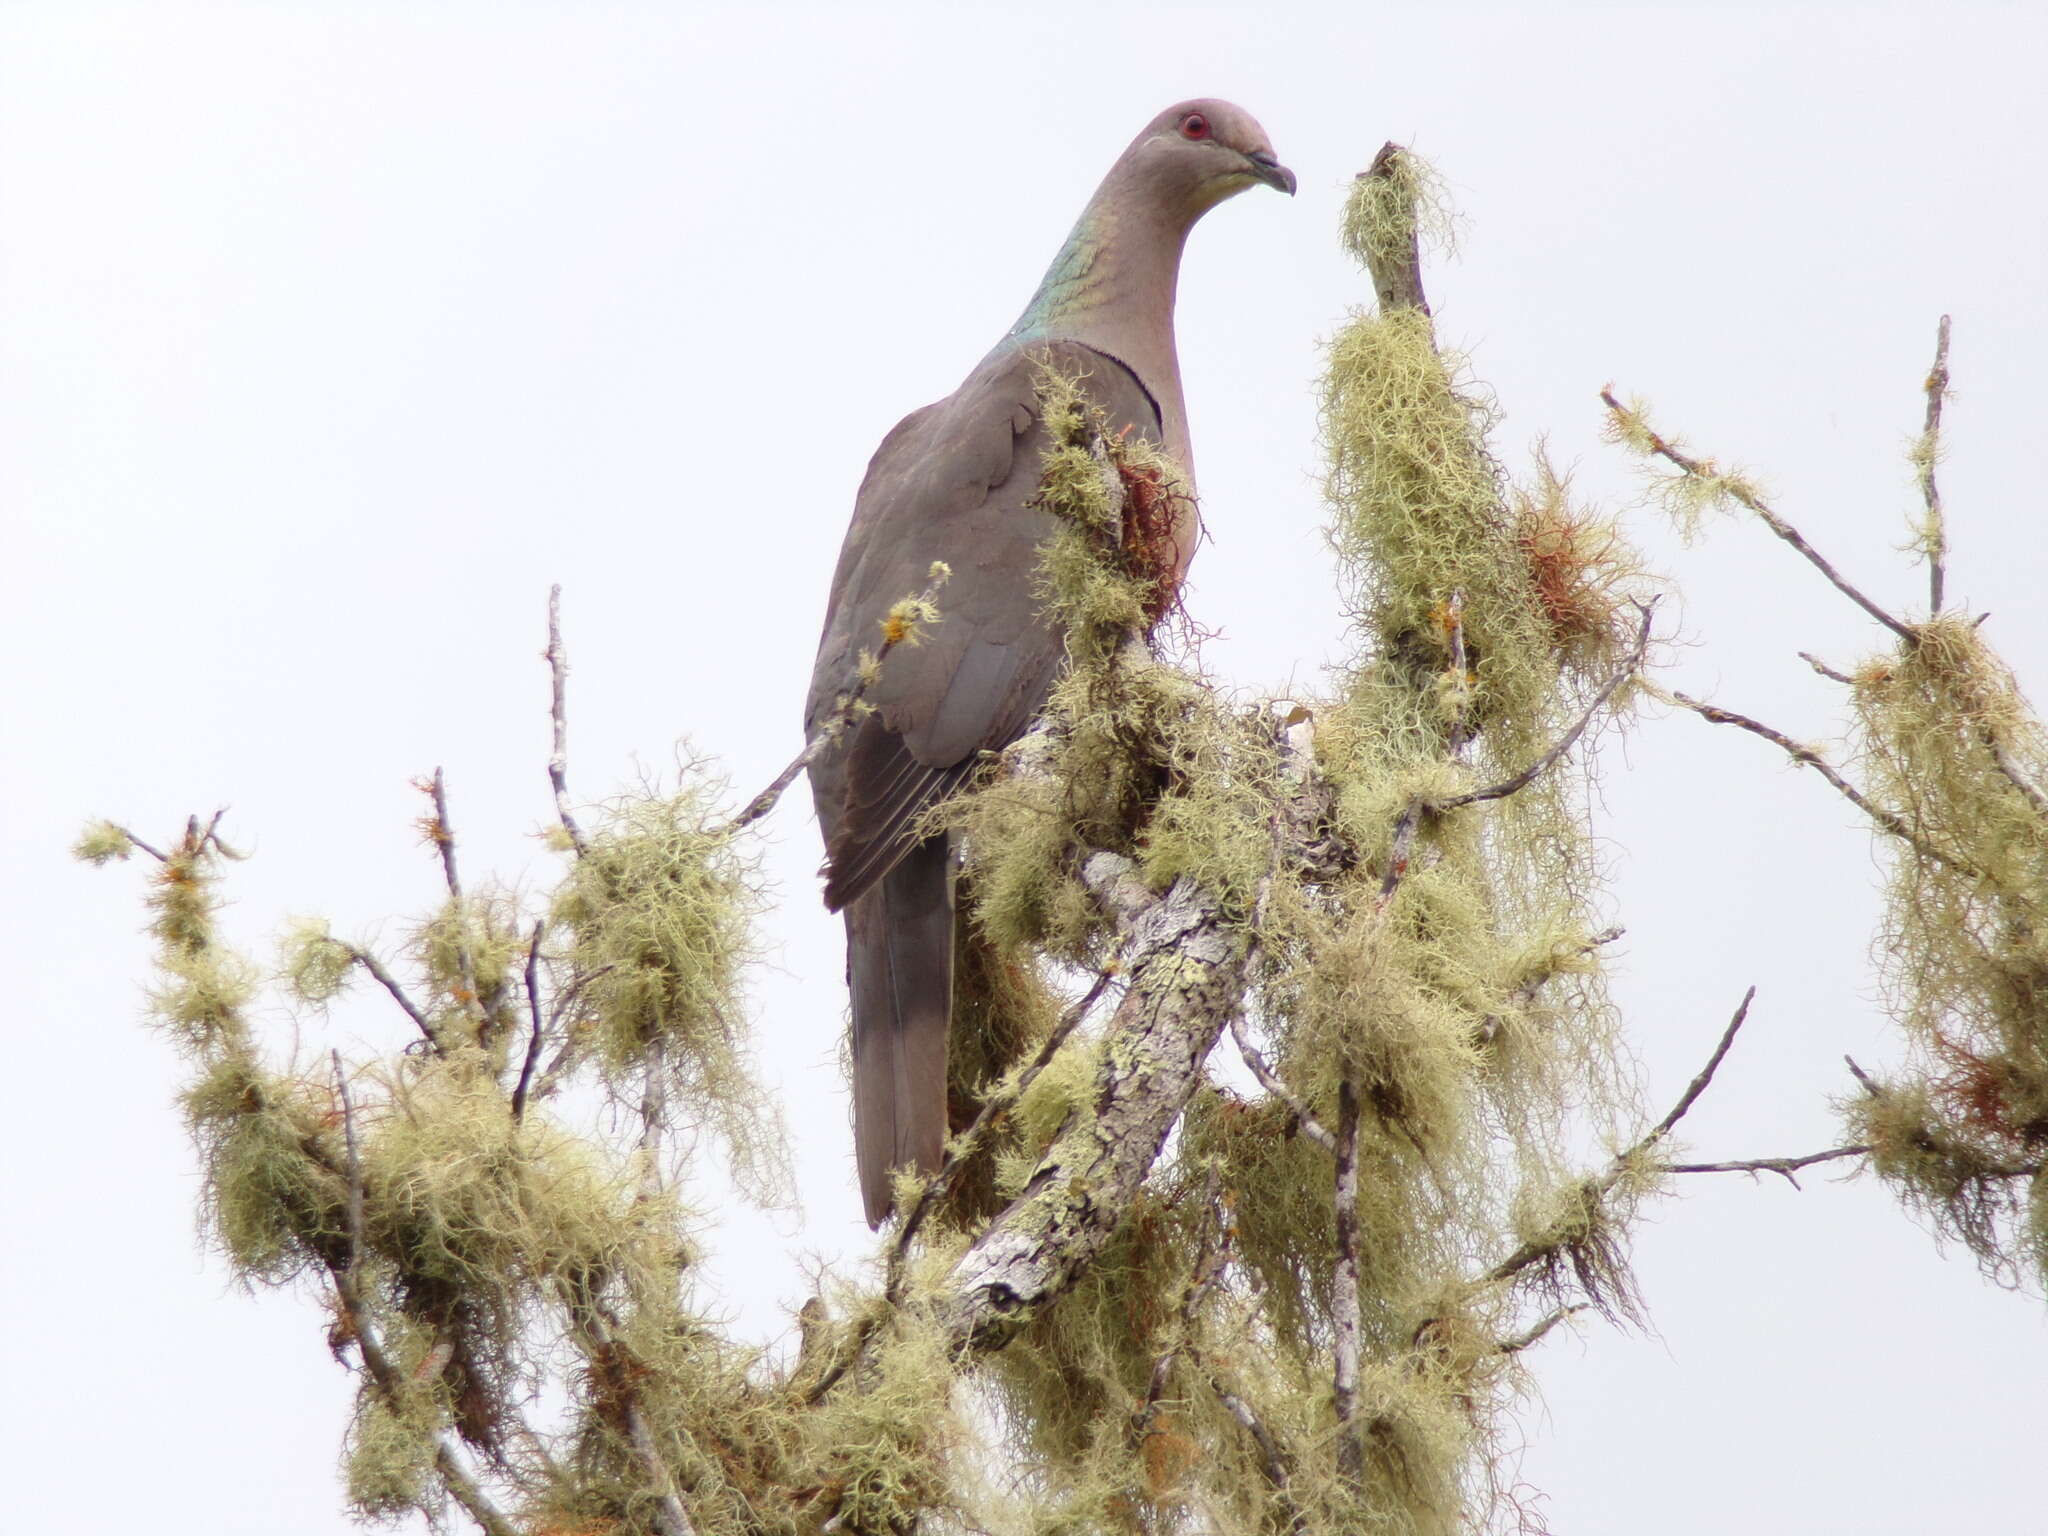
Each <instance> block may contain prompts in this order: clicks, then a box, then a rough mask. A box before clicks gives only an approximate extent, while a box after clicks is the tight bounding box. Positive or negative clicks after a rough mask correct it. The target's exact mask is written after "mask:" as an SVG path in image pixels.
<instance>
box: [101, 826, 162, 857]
mask: <svg viewBox="0 0 2048 1536" xmlns="http://www.w3.org/2000/svg"><path fill="white" fill-rule="evenodd" d="M107 825H108V826H110V827H112V828H113V829H114V830H115V831H116V832H118V833H120V834H121V835H122V836H123V837H125V838H127V839H128V841H129V842H131V843H133V844H134V845H135V846H136V847H137V848H140V849H141V850H142V851H143V852H144V853H146V854H148V855H149V856H150V857H151V858H152V859H155V860H156V861H157V863H159V864H167V863H169V862H170V860H169V859H167V858H166V857H165V856H164V851H163V850H162V849H161V848H157V847H153V846H152V845H150V844H149V843H145V842H144V841H143V840H142V839H141V838H139V837H137V836H136V835H135V834H134V833H133V832H130V831H129V830H128V829H127V828H126V827H124V826H122V825H121V824H120V823H119V822H117V821H110V822H108V823H107Z"/></svg>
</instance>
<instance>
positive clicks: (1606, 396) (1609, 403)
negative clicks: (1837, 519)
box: [1600, 389, 1920, 645]
mask: <svg viewBox="0 0 2048 1536" xmlns="http://www.w3.org/2000/svg"><path fill="white" fill-rule="evenodd" d="M1600 399H1601V401H1602V402H1603V403H1604V404H1605V405H1606V407H1607V409H1608V410H1610V411H1612V412H1613V413H1614V414H1615V416H1616V417H1617V418H1619V419H1622V420H1627V421H1632V422H1633V423H1634V424H1635V425H1636V427H1637V428H1639V429H1640V430H1641V432H1642V434H1643V435H1644V436H1645V437H1647V438H1648V439H1649V442H1650V451H1651V452H1653V453H1655V454H1656V455H1657V456H1658V457H1659V458H1662V459H1665V460H1667V461H1668V462H1670V463H1672V464H1674V465H1676V466H1677V467H1678V468H1679V469H1680V470H1681V471H1683V472H1684V473H1685V474H1687V475H1689V476H1691V477H1692V478H1693V479H1695V480H1701V481H1711V480H1721V477H1720V476H1718V475H1716V474H1715V473H1714V471H1713V468H1712V466H1710V465H1708V464H1704V463H1702V462H1701V461H1700V460H1698V459H1695V458H1693V457H1692V456H1691V455H1690V454H1688V453H1686V452H1685V451H1684V450H1682V449H1680V448H1679V447H1677V446H1676V445H1675V444H1673V443H1669V442H1666V441H1665V440H1664V439H1663V438H1662V437H1660V436H1658V434H1657V433H1656V432H1654V431H1652V430H1651V428H1650V424H1649V423H1648V422H1646V421H1644V420H1643V419H1642V418H1641V417H1640V416H1637V415H1636V414H1635V413H1634V412H1633V411H1631V410H1629V409H1628V407H1626V406H1624V405H1623V404H1622V403H1621V402H1620V401H1619V400H1617V399H1615V398H1614V392H1613V391H1612V390H1607V389H1603V390H1601V391H1600ZM1721 486H1722V489H1723V490H1725V491H1726V492H1727V494H1728V495H1729V496H1731V497H1733V498H1734V499H1735V500H1736V501H1738V502H1740V503H1741V504H1742V505H1743V506H1745V507H1747V508H1749V510H1750V511H1752V512H1754V513H1755V514H1756V515H1757V516H1758V517H1759V518H1761V519H1763V522H1764V526H1765V527H1767V528H1769V529H1770V530H1771V532H1773V533H1775V534H1776V535H1777V536H1778V537H1779V538H1781V539H1783V540H1784V541H1785V542H1786V543H1787V544H1790V545H1791V546H1792V547H1793V548H1794V549H1796V550H1798V551H1799V553H1800V554H1802V555H1804V556H1805V557H1806V559H1807V560H1808V562H1809V563H1811V564H1812V566H1813V568H1814V569H1815V570H1817V571H1819V572H1820V573H1821V575H1823V576H1825V577H1827V579H1828V580H1829V581H1831V582H1833V583H1834V585H1835V590H1836V591H1838V592H1840V593H1841V594H1842V595H1843V596H1844V597H1846V598H1848V599H1849V600H1850V601H1851V602H1853V603H1854V604H1856V606H1857V607H1859V608H1861V609H1862V610H1863V611H1864V612H1865V613H1867V614H1869V615H1870V616H1871V617H1872V618H1873V619H1875V620H1877V622H1878V623H1880V624H1882V625H1883V626H1884V627H1885V628H1886V629H1888V630H1890V631H1891V632H1892V633H1893V634H1895V635H1897V636H1898V637H1899V638H1900V639H1901V640H1903V641H1905V642H1906V643H1907V644H1908V645H1911V644H1913V643H1914V642H1916V641H1917V640H1918V639H1919V638H1920V636H1919V633H1918V631H1916V630H1915V629H1914V628H1913V627H1912V626H1911V625H1910V624H1904V623H1901V622H1900V621H1899V620H1897V619H1895V618H1893V617H1892V616H1891V615H1890V614H1889V613H1887V612H1885V610H1884V609H1882V608H1880V607H1878V605H1877V604H1876V603H1873V602H1872V601H1871V600H1870V599H1869V598H1867V597H1865V596H1864V595H1863V594H1862V593H1861V592H1859V591H1858V590H1857V589H1856V588H1855V587H1853V586H1851V585H1850V584H1849V581H1848V578H1847V577H1845V576H1843V575H1842V573H1841V572H1840V571H1838V570H1836V569H1835V568H1834V566H1833V565H1832V564H1831V563H1829V561H1828V559H1827V558H1826V556H1824V555H1822V554H1821V552H1820V551H1819V550H1817V549H1815V548H1814V547H1813V546H1812V545H1811V544H1809V543H1807V542H1806V536H1805V535H1804V534H1802V533H1800V531H1799V530H1798V529H1797V528H1794V527H1793V526H1792V525H1791V524H1790V523H1788V522H1786V521H1785V519H1784V518H1782V517H1780V516H1779V515H1778V514H1777V513H1776V512H1774V511H1772V510H1771V509H1770V508H1769V507H1768V506H1766V505H1765V504H1764V501H1763V499H1762V498H1761V497H1760V496H1758V495H1757V494H1756V492H1754V491H1752V490H1751V489H1750V488H1749V487H1748V486H1746V485H1744V484H1742V483H1741V482H1740V481H1736V480H1721Z"/></svg>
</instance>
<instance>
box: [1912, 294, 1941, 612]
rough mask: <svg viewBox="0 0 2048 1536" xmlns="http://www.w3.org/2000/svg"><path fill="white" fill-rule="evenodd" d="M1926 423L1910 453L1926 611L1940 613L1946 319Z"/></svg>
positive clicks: (1930, 380)
mask: <svg viewBox="0 0 2048 1536" xmlns="http://www.w3.org/2000/svg"><path fill="white" fill-rule="evenodd" d="M1926 389H1927V422H1926V425H1925V426H1924V427H1923V428H1922V429H1921V432H1920V441H1919V443H1918V444H1917V445H1915V447H1914V450H1913V458H1914V462H1915V463H1917V464H1918V465H1919V467H1920V499H1921V500H1922V501H1923V502H1925V503H1926V505H1927V532H1926V535H1925V537H1926V540H1927V611H1928V612H1929V613H1939V612H1941V604H1942V598H1943V591H1942V588H1943V585H1944V584H1945V583H1946V582H1947V580H1948V569H1947V564H1948V523H1947V520H1946V518H1945V516H1944V514H1943V511H1942V506H1941V488H1940V487H1939V486H1937V485H1936V484H1935V483H1934V465H1935V462H1936V460H1938V459H1939V458H1940V457H1941V403H1942V401H1943V400H1945V399H1947V398H1948V316H1947V315H1943V316H1942V317H1941V324H1940V325H1939V326H1938V327H1936V329H1935V333H1934V366H1933V367H1932V368H1930V369H1928V370H1927V385H1926Z"/></svg>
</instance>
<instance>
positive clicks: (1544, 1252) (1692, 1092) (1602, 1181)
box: [1474, 987, 1756, 1286]
mask: <svg viewBox="0 0 2048 1536" xmlns="http://www.w3.org/2000/svg"><path fill="white" fill-rule="evenodd" d="M1755 997H1756V988H1755V987H1751V988H1750V989H1749V990H1748V991H1747V992H1745V993H1743V994H1742V1002H1741V1003H1740V1005H1738V1006H1737V1008H1736V1010H1735V1016H1734V1017H1733V1018H1732V1019H1730V1020H1729V1021H1728V1027H1727V1028H1726V1029H1725V1030H1723V1031H1722V1032H1721V1038H1720V1040H1719V1042H1718V1043H1717V1044H1716V1045H1715V1046H1714V1053H1713V1055H1711V1056H1710V1057H1708V1058H1707V1064H1706V1065H1705V1066H1704V1067H1702V1068H1701V1069H1700V1070H1699V1072H1698V1074H1697V1075H1696V1076H1695V1077H1694V1078H1693V1080H1692V1081H1691V1082H1690V1083H1688V1084H1686V1087H1685V1092H1684V1093H1682V1094H1680V1095H1679V1096H1678V1102H1677V1103H1676V1104H1674V1105H1672V1106H1671V1108H1670V1110H1669V1111H1668V1112H1666V1114H1665V1116H1664V1118H1663V1119H1661V1120H1659V1121H1658V1122H1657V1123H1656V1124H1655V1125H1654V1126H1652V1127H1651V1128H1650V1129H1649V1130H1648V1131H1647V1132H1645V1133H1644V1134H1643V1135H1642V1137H1640V1138H1639V1139H1638V1140H1637V1142H1636V1144H1635V1145H1634V1146H1632V1147H1630V1148H1629V1149H1628V1150H1627V1151H1626V1152H1620V1153H1617V1154H1615V1156H1614V1158H1613V1159H1612V1160H1611V1161H1610V1162H1609V1163H1608V1165H1607V1168H1606V1170H1605V1171H1604V1172H1602V1173H1600V1174H1597V1175H1595V1176H1594V1177H1592V1178H1589V1179H1587V1180H1586V1184H1585V1189H1586V1194H1587V1195H1588V1197H1590V1198H1591V1199H1592V1200H1594V1201H1601V1200H1605V1199H1606V1198H1607V1194H1608V1191H1610V1190H1611V1189H1613V1188H1614V1186H1615V1185H1616V1184H1618V1183H1620V1182H1621V1176H1622V1175H1623V1174H1624V1173H1626V1172H1627V1171H1628V1170H1629V1168H1630V1166H1631V1165H1633V1164H1634V1162H1635V1160H1636V1159H1637V1158H1639V1157H1640V1156H1641V1155H1642V1154H1643V1153H1644V1152H1646V1151H1648V1150H1649V1148H1650V1147H1651V1146H1653V1145H1654V1144H1655V1143H1656V1142H1658V1141H1659V1140H1661V1139H1662V1138H1663V1137H1664V1136H1666V1135H1668V1134H1669V1133H1670V1131H1671V1129H1672V1128H1673V1127H1674V1126H1676V1125H1677V1124H1678V1122H1679V1121H1680V1120H1683V1119H1684V1118H1685V1114H1686V1111H1687V1110H1689V1109H1691V1108H1692V1107H1693V1105H1694V1104H1695V1103H1697V1102H1698V1101H1699V1097H1700V1095H1701V1094H1703V1093H1705V1092H1706V1091H1707V1089H1708V1087H1709V1086H1710V1085H1711V1084H1712V1083H1713V1081H1714V1073H1715V1072H1716V1071H1718V1070H1719V1069H1720V1066H1721V1062H1722V1061H1723V1060H1724V1059H1725V1058H1726V1057H1727V1055H1728V1051H1729V1048H1730V1047H1732V1046H1733V1045H1734V1044H1735V1034H1736V1031H1738V1030H1739V1029H1741V1028H1742V1025H1743V1021H1744V1020H1745V1019H1747V1018H1748V1017H1749V1005H1750V1003H1751V1002H1752V1001H1753V1000H1754V999H1755ZM1561 1246H1562V1244H1561V1243H1559V1242H1555V1241H1550V1240H1532V1241H1530V1242H1526V1243H1523V1244H1522V1245H1521V1246H1520V1247H1518V1248H1517V1249H1516V1250H1515V1251H1514V1252H1513V1253H1511V1254H1509V1255H1508V1256H1507V1257H1506V1258H1504V1259H1502V1260H1501V1261H1500V1262H1499V1263H1498V1264H1496V1265H1494V1266H1493V1268H1491V1269H1489V1270H1487V1271H1486V1272H1485V1273H1484V1274H1483V1275H1481V1276H1480V1277H1479V1278H1478V1280H1477V1281H1476V1282H1474V1283H1475V1285H1478V1286H1485V1285H1494V1284H1498V1283H1499V1282H1501V1281H1503V1280H1510V1279H1513V1278H1514V1277H1515V1276H1516V1275H1518V1274H1520V1273H1521V1272H1522V1271H1523V1270H1525V1269H1527V1268H1528V1267H1529V1266H1530V1265H1532V1264H1535V1263H1537V1262H1539V1261H1541V1260H1544V1259H1548V1258H1549V1257H1551V1256H1552V1255H1553V1254H1555V1253H1557V1252H1558V1250H1559V1248H1560V1247H1561Z"/></svg>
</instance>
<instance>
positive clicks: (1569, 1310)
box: [1495, 1301, 1592, 1355]
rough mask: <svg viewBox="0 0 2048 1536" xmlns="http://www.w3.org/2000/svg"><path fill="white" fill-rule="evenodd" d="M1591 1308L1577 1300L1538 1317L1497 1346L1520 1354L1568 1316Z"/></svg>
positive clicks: (1514, 1353)
mask: <svg viewBox="0 0 2048 1536" xmlns="http://www.w3.org/2000/svg"><path fill="white" fill-rule="evenodd" d="M1591 1310H1592V1306H1591V1304H1590V1303H1588V1302H1583V1301H1575V1302H1573V1303H1571V1304H1570V1305H1569V1306H1563V1307H1559V1308H1558V1309H1557V1310H1556V1311H1554V1312H1552V1313H1550V1314H1549V1315H1548V1316H1546V1317H1543V1318H1540V1319H1538V1320H1537V1321H1536V1322H1535V1323H1534V1324H1532V1325H1531V1326H1530V1327H1527V1328H1524V1329H1523V1330H1522V1331H1521V1332H1520V1333H1517V1334H1512V1335H1510V1336H1509V1337H1507V1338H1505V1339H1502V1340H1501V1341H1500V1343H1499V1344H1498V1345H1497V1346H1495V1347H1496V1348H1497V1349H1498V1350H1499V1352H1500V1353H1501V1354H1503V1355H1519V1354H1520V1353H1521V1352H1522V1351H1523V1350H1525V1349H1527V1348H1529V1347H1530V1346H1531V1345H1533V1344H1537V1343H1540V1342H1542V1340H1543V1338H1544V1336H1545V1335H1546V1334H1548V1333H1549V1332H1550V1330H1551V1329H1553V1328H1555V1327H1556V1326H1557V1325H1558V1324H1559V1323H1561V1322H1563V1321H1564V1320H1565V1319H1566V1318H1568V1317H1572V1316H1574V1315H1576V1314H1577V1313H1580V1312H1590V1311H1591Z"/></svg>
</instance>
